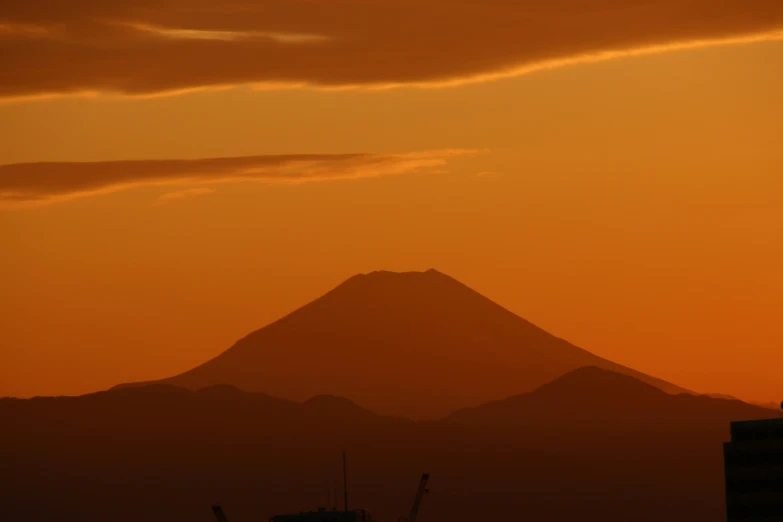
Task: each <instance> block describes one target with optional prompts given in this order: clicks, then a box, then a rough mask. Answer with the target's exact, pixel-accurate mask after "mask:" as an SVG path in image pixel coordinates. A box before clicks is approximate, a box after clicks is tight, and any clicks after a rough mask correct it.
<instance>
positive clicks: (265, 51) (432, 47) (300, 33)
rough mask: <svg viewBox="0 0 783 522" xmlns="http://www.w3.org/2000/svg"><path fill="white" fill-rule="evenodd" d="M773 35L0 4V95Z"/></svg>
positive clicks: (649, 11) (374, 72)
mask: <svg viewBox="0 0 783 522" xmlns="http://www.w3.org/2000/svg"><path fill="white" fill-rule="evenodd" d="M150 28H158V29H161V30H160V31H155V30H152V31H151V30H150ZM167 30H170V31H168V32H167ZM781 30H783V2H781V1H780V0H654V1H646V2H643V1H636V0H594V1H587V0H547V1H544V0H485V1H470V2H468V1H465V0H448V1H446V0H375V1H369V0H332V1H329V2H325V1H322V0H263V1H250V0H237V1H234V2H218V1H206V0H189V1H185V0H163V1H157V2H153V1H151V0H123V1H118V0H105V1H101V2H96V1H94V0H89V1H88V0H74V1H69V2H66V1H63V0H5V1H4V2H3V3H2V6H0V97H17V96H27V95H40V94H47V93H55V94H57V93H67V92H78V91H109V92H121V93H127V94H151V93H159V92H165V91H171V90H179V89H190V88H199V87H210V86H221V85H233V84H246V83H290V84H309V85H321V86H346V85H387V84H398V83H433V82H435V83H438V82H448V81H460V80H465V79H470V78H477V77H481V76H487V75H496V74H504V73H509V74H510V73H511V72H512V71H514V70H518V69H520V68H524V67H530V66H532V65H534V64H537V63H541V62H547V61H552V60H555V61H557V60H563V59H570V58H574V57H578V56H582V55H584V54H589V53H600V52H621V53H622V52H623V51H625V50H629V49H638V48H644V47H649V46H661V45H671V44H676V43H682V42H688V41H692V40H713V39H727V38H736V37H742V36H748V35H756V34H769V33H771V32H779V31H781ZM177 31H179V32H177ZM183 31H184V32H183ZM194 31H201V32H203V34H201V35H199V34H198V33H195V32H194ZM231 33H234V34H236V36H237V37H235V38H232V37H227V35H229V36H230V34H231Z"/></svg>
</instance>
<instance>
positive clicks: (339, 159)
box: [0, 149, 477, 206]
mask: <svg viewBox="0 0 783 522" xmlns="http://www.w3.org/2000/svg"><path fill="white" fill-rule="evenodd" d="M476 152H477V151H472V150H462V149H454V150H436V151H425V152H416V153H406V154H298V155H268V156H244V157H232V158H205V159H196V160H133V161H100V162H42V163H16V164H10V165H0V204H2V205H4V206H17V205H19V204H31V203H39V204H40V203H48V202H52V201H56V200H59V199H69V198H73V197H78V196H84V195H90V194H96V193H105V192H114V191H117V190H122V189H125V188H132V187H136V186H142V185H177V184H179V185H206V184H215V183H225V182H230V181H265V182H270V183H296V182H306V181H319V180H328V179H351V178H365V177H376V176H386V175H393V174H404V173H414V172H432V171H433V170H434V169H438V168H441V167H443V166H444V165H446V163H447V160H448V159H449V158H452V157H455V156H463V155H470V154H474V153H476Z"/></svg>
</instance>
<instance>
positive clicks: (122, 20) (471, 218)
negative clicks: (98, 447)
mask: <svg viewBox="0 0 783 522" xmlns="http://www.w3.org/2000/svg"><path fill="white" fill-rule="evenodd" d="M781 93H783V2H780V0H711V1H707V0H692V1H689V2H683V1H682V0H656V1H653V2H640V1H638V2H637V1H631V0H626V1H620V0H598V1H596V0H590V1H588V0H555V1H551V0H550V1H534V0H520V1H514V0H490V1H486V2H467V1H464V0H451V1H449V2H446V1H444V0H418V1H413V0H396V1H391V0H381V1H367V0H363V1H359V0H334V1H328V2H327V1H325V0H321V1H315V0H307V1H305V0H297V1H294V0H265V1H263V2H250V1H249V0H236V1H232V2H214V1H207V0H188V1H186V0H164V1H161V2H152V1H150V0H119V1H118V0H110V1H106V2H94V1H92V0H90V1H87V0H77V1H72V2H64V1H54V2H52V1H46V2H45V1H41V0H38V1H30V0H26V1H23V0H7V1H4V2H2V5H0V274H1V275H0V331H2V337H0V396H2V395H13V396H32V395H52V394H79V393H85V392H90V391H96V390H99V389H105V388H107V387H109V386H111V385H113V384H117V383H120V382H127V381H139V380H147V379H157V378H163V377H168V376H170V375H173V374H176V373H179V372H182V371H184V370H187V369H189V368H191V367H193V366H195V365H197V364H199V363H201V362H204V361H205V360H206V359H209V358H211V357H213V356H214V355H216V354H218V353H219V352H221V351H223V350H225V349H226V348H228V347H229V346H230V345H231V344H233V342H234V341H235V340H237V339H239V338H240V337H242V336H244V335H245V334H247V333H249V332H250V331H252V330H255V329H257V328H259V327H261V326H264V325H265V324H267V323H269V322H271V321H273V320H275V319H277V318H279V317H281V316H283V315H284V314H286V313H288V312H290V311H292V310H294V309H295V308H297V307H299V306H301V305H303V304H305V303H307V302H308V301H311V300H312V299H314V298H316V297H318V296H320V295H321V294H323V293H324V292H326V291H328V290H330V289H331V288H332V287H334V286H336V285H337V284H339V283H340V282H342V281H343V280H344V279H347V278H348V277H350V276H351V275H354V274H356V273H360V272H370V271H373V270H380V269H386V270H394V271H406V270H426V269H428V268H436V269H438V270H440V271H442V272H444V273H446V274H449V275H451V276H452V277H454V278H456V279H458V280H460V281H462V282H463V283H465V284H467V285H468V286H470V287H472V288H474V289H475V290H477V291H478V292H480V293H482V294H484V295H485V296H487V297H489V298H490V299H492V300H494V301H496V302H497V303H499V304H501V305H503V306H505V307H506V308H508V309H510V310H511V311H513V312H515V313H517V314H518V315H521V316H522V317H524V318H526V319H528V320H529V321H531V322H533V323H535V324H537V325H538V326H540V327H542V328H544V329H546V330H547V331H549V332H551V333H552V334H554V335H556V336H558V337H562V338H565V339H567V340H569V341H570V342H572V343H574V344H576V345H577V346H580V347H582V348H584V349H586V350H589V351H591V352H593V353H595V354H597V355H600V356H603V357H606V358H608V359H611V360H613V361H616V362H618V363H621V364H625V365H627V366H631V367H633V368H635V369H638V370H640V371H643V372H645V373H649V374H651V375H654V376H656V377H660V378H663V379H666V380H668V381H671V382H673V383H676V384H678V385H680V386H683V387H686V388H689V389H692V390H695V391H699V392H720V393H727V394H732V395H735V396H738V397H740V398H743V399H748V400H758V401H767V402H769V401H779V400H780V399H782V398H783V380H781V378H780V375H781V368H783V320H781V312H783V269H781V267H783V144H782V142H781V136H783V95H781Z"/></svg>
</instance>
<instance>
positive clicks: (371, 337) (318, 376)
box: [162, 270, 683, 418]
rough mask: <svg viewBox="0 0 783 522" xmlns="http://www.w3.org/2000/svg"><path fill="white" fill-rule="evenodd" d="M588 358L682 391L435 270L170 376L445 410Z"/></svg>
mask: <svg viewBox="0 0 783 522" xmlns="http://www.w3.org/2000/svg"><path fill="white" fill-rule="evenodd" d="M586 365H593V366H600V367H603V368H607V369H610V370H614V371H619V372H622V373H625V374H627V375H632V376H634V377H637V378H639V379H641V380H643V381H645V382H648V383H650V384H653V385H655V386H657V387H660V388H661V389H664V390H666V391H667V392H679V391H683V390H682V389H680V388H678V387H676V386H674V385H672V384H669V383H666V382H664V381H661V380H659V379H655V378H653V377H650V376H647V375H644V374H642V373H639V372H637V371H634V370H631V369H629V368H625V367H622V366H620V365H617V364H615V363H613V362H611V361H608V360H605V359H602V358H600V357H597V356H595V355H593V354H591V353H589V352H587V351H585V350H582V349H580V348H578V347H576V346H573V345H572V344H570V343H568V342H566V341H564V340H562V339H558V338H557V337H554V336H552V335H550V334H549V333H547V332H545V331H544V330H542V329H540V328H538V327H536V326H535V325H533V324H531V323H529V322H528V321H525V320H524V319H522V318H521V317H519V316H516V315H514V314H513V313H511V312H509V311H508V310H506V309H504V308H502V307H501V306H499V305H497V304H495V303H494V302H492V301H490V300H489V299H487V298H485V297H484V296H482V295H480V294H478V293H477V292H475V291H473V290H471V289H470V288H468V287H467V286H465V285H463V284H461V283H459V282H458V281H456V280H454V279H452V278H451V277H448V276H446V275H444V274H442V273H439V272H437V271H435V270H429V271H427V272H408V273H392V272H373V273H371V274H367V275H357V276H354V277H352V278H350V279H348V280H347V281H345V282H344V283H342V284H341V285H339V286H338V287H336V288H335V289H333V290H332V291H330V292H328V293H327V294H325V295H324V296H322V297H321V298H319V299H317V300H315V301H313V302H311V303H309V304H307V305H305V306H303V307H302V308H300V309H298V310H296V311H295V312H293V313H291V314H289V315H288V316H286V317H284V318H282V319H280V320H278V321H276V322H274V323H272V324H270V325H268V326H266V327H264V328H261V329H260V330H257V331H255V332H253V333H251V334H250V335H248V336H246V337H245V338H244V339H241V340H239V341H238V342H237V343H236V344H235V345H234V346H232V347H231V348H230V349H228V350H227V351H225V352H223V353H222V354H220V355H219V356H217V357H215V358H214V359H212V360H210V361H208V362H206V363H204V364H202V365H200V366H198V367H196V368H194V369H192V370H190V371H187V372H185V373H183V374H180V375H177V376H175V377H171V378H169V379H165V380H164V381H162V382H165V383H169V384H174V385H176V386H181V387H185V388H189V389H198V388H201V387H204V386H209V385H214V384H232V385H234V386H237V387H239V388H242V389H244V390H248V391H261V392H265V393H269V394H271V395H275V396H279V397H285V398H288V399H291V400H297V401H301V400H304V399H306V398H307V397H310V396H313V395H318V394H333V395H340V396H344V397H348V398H350V399H351V400H353V401H355V402H357V403H359V404H361V405H363V406H366V407H368V408H370V409H372V410H374V411H378V412H382V413H387V414H394V415H403V416H408V417H411V418H438V417H441V416H444V415H446V414H448V413H450V412H452V411H454V410H456V409H458V408H462V407H465V406H473V405H477V404H481V403H483V402H486V401H489V400H493V399H499V398H502V397H507V396H509V395H513V394H517V393H523V392H526V391H530V390H532V389H534V388H535V387H536V386H539V385H540V384H543V383H545V382H548V381H550V380H552V379H554V378H556V377H558V376H560V375H562V374H564V373H566V372H568V371H570V370H573V369H574V368H578V367H580V366H586Z"/></svg>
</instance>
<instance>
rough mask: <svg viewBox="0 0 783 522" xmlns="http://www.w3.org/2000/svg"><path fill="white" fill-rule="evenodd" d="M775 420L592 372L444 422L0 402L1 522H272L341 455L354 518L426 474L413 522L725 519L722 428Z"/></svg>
mask: <svg viewBox="0 0 783 522" xmlns="http://www.w3.org/2000/svg"><path fill="white" fill-rule="evenodd" d="M400 385H401V386H403V385H404V383H400ZM774 415H776V414H775V412H772V411H771V410H767V409H764V408H759V407H756V406H751V405H748V404H745V403H743V402H740V401H733V400H725V399H715V398H710V397H706V396H694V395H688V394H681V395H670V394H667V393H664V392H662V391H660V390H659V389H657V388H655V387H653V386H650V385H648V384H645V383H643V382H641V381H639V380H636V379H634V378H631V377H628V376H625V375H621V374H618V373H614V372H610V371H606V370H603V369H598V368H595V367H588V368H581V369H578V370H575V371H573V372H571V373H568V374H566V375H564V376H562V377H560V378H558V379H557V380H555V381H553V382H551V383H548V384H546V385H544V386H541V387H540V388H538V389H536V390H535V391H534V392H532V393H529V394H524V395H518V396H514V397H511V398H508V399H506V400H503V401H497V402H493V403H489V404H485V405H483V406H480V407H476V408H471V409H465V410H460V411H457V412H455V413H454V414H452V415H450V416H448V417H447V418H445V419H443V420H439V421H410V420H405V419H398V418H392V417H384V416H379V415H376V414H374V413H372V412H370V411H368V410H365V409H362V408H360V407H359V406H357V405H355V404H353V403H352V402H350V401H348V400H346V399H342V398H337V397H333V396H320V397H315V398H312V399H310V400H307V401H305V402H303V403H295V402H290V401H287V400H281V399H276V398H273V397H270V396H267V395H264V394H260V393H247V392H243V391H240V390H238V389H236V388H233V387H230V386H215V387H210V388H206V389H203V390H200V391H197V392H192V391H188V390H185V389H182V388H176V387H173V386H169V385H151V386H147V387H137V388H127V389H121V390H113V391H108V392H101V393H96V394H91V395H85V396H82V397H58V398H35V399H28V400H22V399H2V400H0V426H3V429H2V430H0V470H2V473H0V495H2V502H0V520H9V521H11V520H25V521H61V520H62V521H69V522H73V521H83V522H92V521H95V522H98V521H111V522H126V521H127V522H131V521H133V522H139V521H153V522H154V521H161V522H163V521H165V522H177V521H182V522H186V521H187V522H199V521H204V522H207V521H210V520H212V512H211V510H210V505H212V504H215V503H219V504H221V505H222V506H223V507H224V508H225V510H226V513H227V514H228V515H229V518H230V519H231V521H232V522H243V521H248V522H249V521H253V520H254V521H258V520H266V519H267V517H268V516H270V515H272V514H276V513H289V512H293V513H295V512H298V511H300V510H307V509H311V508H317V507H318V506H322V505H325V504H326V503H327V498H328V489H329V488H331V487H334V486H335V485H336V484H337V483H338V482H337V481H338V480H339V479H340V478H341V477H340V471H339V469H340V468H339V459H340V452H341V451H342V450H343V449H345V450H347V452H348V455H349V477H348V482H349V489H350V494H351V504H352V505H351V507H352V508H353V507H367V508H369V509H371V510H372V512H373V515H374V517H375V519H376V520H378V521H379V522H395V521H397V519H398V518H399V516H400V515H402V514H404V513H405V512H406V511H407V509H408V508H409V506H410V502H411V498H410V497H411V484H415V483H416V481H417V479H418V478H419V476H420V473H421V472H422V470H427V471H428V472H430V473H431V474H432V477H433V480H432V481H431V483H430V487H431V489H432V493H431V494H430V495H429V497H428V498H427V502H426V505H425V506H423V508H422V510H421V513H420V515H419V521H420V522H426V521H431V522H447V521H448V522H462V521H464V522H468V521H470V522H476V521H491V520H506V519H512V520H547V521H572V520H580V521H599V520H600V521H602V522H611V521H618V522H620V521H622V522H628V521H629V520H634V521H636V522H644V521H650V522H652V521H661V520H666V521H669V522H677V521H683V522H685V521H688V522H693V521H696V520H698V521H700V522H711V521H714V522H719V521H722V520H724V517H725V509H724V489H723V463H722V443H723V442H724V441H726V440H728V438H729V422H730V421H733V420H744V419H756V418H764V417H769V416H774ZM338 497H339V495H338Z"/></svg>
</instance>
